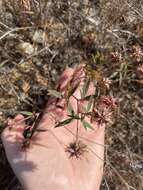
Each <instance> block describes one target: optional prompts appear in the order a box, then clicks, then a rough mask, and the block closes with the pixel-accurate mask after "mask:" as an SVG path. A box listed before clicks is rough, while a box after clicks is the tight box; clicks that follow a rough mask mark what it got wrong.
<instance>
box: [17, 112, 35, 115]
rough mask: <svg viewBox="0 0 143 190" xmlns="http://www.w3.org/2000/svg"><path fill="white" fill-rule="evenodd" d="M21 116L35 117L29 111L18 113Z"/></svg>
mask: <svg viewBox="0 0 143 190" xmlns="http://www.w3.org/2000/svg"><path fill="white" fill-rule="evenodd" d="M18 113H20V114H23V115H26V116H33V113H32V112H29V111H20V112H18Z"/></svg>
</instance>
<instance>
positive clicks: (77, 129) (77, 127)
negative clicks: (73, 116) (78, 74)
mask: <svg viewBox="0 0 143 190" xmlns="http://www.w3.org/2000/svg"><path fill="white" fill-rule="evenodd" d="M77 115H78V117H79V104H78V100H77ZM78 134H79V120H78V119H77V126H76V143H77V142H78Z"/></svg>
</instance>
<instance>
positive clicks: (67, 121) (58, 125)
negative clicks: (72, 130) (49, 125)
mask: <svg viewBox="0 0 143 190" xmlns="http://www.w3.org/2000/svg"><path fill="white" fill-rule="evenodd" d="M72 120H73V118H69V119H66V120H64V121H61V122H59V123H58V124H57V125H56V126H55V128H56V127H62V126H65V125H67V124H69V123H70V122H71V121H72Z"/></svg>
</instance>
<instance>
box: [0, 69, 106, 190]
mask: <svg viewBox="0 0 143 190" xmlns="http://www.w3.org/2000/svg"><path fill="white" fill-rule="evenodd" d="M74 72H75V71H74V70H73V69H68V70H66V71H65V72H64V74H63V75H62V77H61V78H62V79H63V78H64V80H60V84H61V89H62V90H64V89H65V86H66V85H67V83H68V81H69V80H70V79H71V76H72V75H73V73H74ZM78 93H79V92H78V90H77V92H76V95H77V97H78ZM70 101H71V103H72V106H73V107H74V108H75V109H76V107H77V105H76V101H75V100H74V99H71V100H70ZM59 104H60V105H62V104H64V103H63V102H62V101H60V102H59ZM44 112H45V113H44V115H43V117H42V119H41V122H40V124H39V129H45V130H46V131H45V132H37V134H35V135H34V137H33V138H32V140H31V144H30V147H29V148H27V149H26V150H22V148H21V146H22V142H23V135H22V134H23V130H24V128H25V123H24V122H20V121H22V120H23V116H22V115H18V116H16V117H15V119H13V120H9V126H11V128H12V129H11V130H10V129H9V128H6V129H5V130H4V132H3V134H2V140H3V144H4V147H5V150H6V155H7V158H8V161H9V163H10V164H11V167H12V169H13V171H14V172H15V174H16V176H17V177H18V179H19V181H20V182H21V184H22V186H23V187H24V189H28V190H31V189H34V190H39V189H41V190H99V187H100V183H101V179H102V173H103V158H104V130H105V126H104V125H103V126H100V127H98V126H97V124H96V123H92V126H93V125H94V126H93V128H94V130H91V129H88V130H85V129H84V128H83V126H82V125H81V123H79V131H78V140H79V142H81V143H82V144H84V145H85V146H86V148H85V150H84V151H83V154H81V155H80V156H79V157H76V156H71V153H70V149H69V151H68V147H69V145H70V143H73V142H75V139H76V133H77V127H76V122H77V121H73V122H71V123H69V124H68V125H66V126H64V127H59V128H55V119H53V118H56V119H60V120H61V121H62V120H63V119H65V118H66V117H67V107H66V106H65V107H64V108H63V109H61V106H59V105H58V106H57V103H55V100H51V101H49V103H48V104H47V106H46V109H45V111H44Z"/></svg>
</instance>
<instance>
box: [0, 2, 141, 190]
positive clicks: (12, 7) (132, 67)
mask: <svg viewBox="0 0 143 190" xmlns="http://www.w3.org/2000/svg"><path fill="white" fill-rule="evenodd" d="M80 63H87V64H91V65H92V66H93V68H94V69H96V70H97V71H99V72H101V73H102V74H103V76H104V77H106V78H107V79H108V80H107V81H108V83H110V88H109V93H110V95H114V97H116V98H117V100H118V102H119V107H118V109H117V111H116V113H115V119H114V121H113V125H112V127H109V128H108V129H107V130H106V144H107V148H106V153H105V156H106V158H105V168H104V177H103V182H102V186H101V190H130V189H134V190H142V189H143V176H142V175H143V0H68V1H67V0H0V131H2V130H3V128H4V123H5V120H6V118H7V117H8V116H11V117H13V116H15V115H16V114H17V113H19V112H20V111H22V110H24V111H32V112H33V111H37V112H39V111H40V110H41V109H42V107H43V106H44V102H45V101H46V100H47V98H48V95H47V91H48V89H49V88H53V86H54V85H55V83H56V81H57V80H58V78H59V75H60V74H61V72H62V71H63V70H64V69H65V68H66V67H67V66H70V67H73V66H74V65H77V64H80ZM106 161H107V163H106ZM18 189H19V190H20V189H21V187H20V185H19V183H18V181H17V180H16V178H15V176H14V174H13V172H12V170H11V169H10V167H9V165H8V163H7V160H6V157H5V153H4V150H3V147H2V143H1V142H0V190H18Z"/></svg>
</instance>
